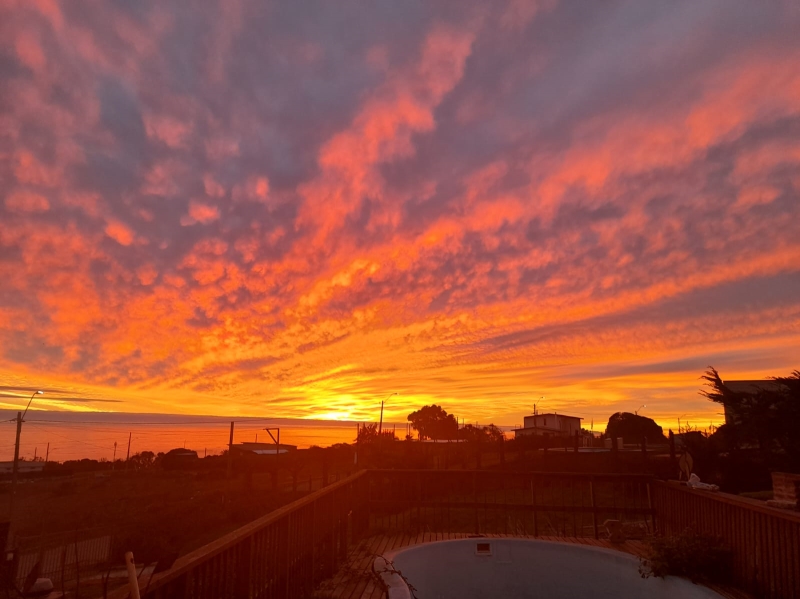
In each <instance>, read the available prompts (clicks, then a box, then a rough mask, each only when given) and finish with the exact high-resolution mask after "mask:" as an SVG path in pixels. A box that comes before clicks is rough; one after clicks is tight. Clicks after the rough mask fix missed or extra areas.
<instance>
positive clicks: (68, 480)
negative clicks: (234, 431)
mask: <svg viewBox="0 0 800 599" xmlns="http://www.w3.org/2000/svg"><path fill="white" fill-rule="evenodd" d="M320 451H322V452H325V453H320ZM320 451H317V452H313V451H312V452H309V451H304V450H300V451H298V452H296V454H297V455H296V456H293V458H292V461H291V462H290V461H289V460H286V461H284V462H282V463H281V466H282V467H281V466H279V467H278V468H277V469H276V468H275V466H274V464H275V462H273V461H272V460H269V461H264V462H263V463H256V464H255V465H254V466H252V467H247V466H246V465H244V464H235V468H234V469H233V472H232V474H231V476H230V478H229V477H228V475H227V468H225V467H221V468H220V467H216V468H197V469H185V470H184V469H181V470H163V469H160V468H156V467H154V468H150V469H147V470H143V471H138V472H134V471H126V470H124V469H122V470H116V471H109V470H103V471H96V472H80V473H74V474H72V475H71V476H58V477H52V478H40V479H30V480H22V481H20V483H19V485H18V489H17V498H16V508H15V514H14V517H13V521H12V523H11V533H12V537H13V538H14V539H15V541H13V543H14V544H15V545H17V546H18V547H19V548H20V550H22V551H24V550H25V549H26V546H33V545H39V544H47V540H48V538H53V539H64V538H67V539H77V540H83V539H87V538H96V537H101V536H105V535H110V536H111V537H112V539H113V545H114V547H115V550H120V551H126V550H133V551H134V552H135V555H136V557H137V561H140V560H142V561H147V562H149V561H155V560H158V559H159V558H161V557H163V556H166V555H172V556H174V555H176V554H177V555H183V554H185V553H187V552H189V551H192V550H193V549H196V548H197V547H200V546H202V545H204V544H205V543H208V542H210V541H212V540H214V539H216V538H218V537H219V536H221V535H223V534H225V533H227V532H229V531H231V530H234V529H236V528H238V527H239V526H242V525H243V524H246V523H247V522H250V521H252V520H254V519H256V518H258V517H260V516H262V515H264V514H266V513H268V512H270V511H272V510H274V509H276V508H277V507H280V506H281V505H284V504H286V503H289V502H291V501H294V500H295V499H297V498H299V497H301V496H302V495H304V494H306V493H308V492H309V490H311V489H318V488H320V487H321V486H322V485H323V474H324V470H327V477H328V482H333V481H335V480H338V479H339V478H341V477H344V476H346V475H347V474H349V473H350V472H352V471H353V470H354V466H353V460H352V453H351V452H346V451H345V452H343V451H338V452H337V451H328V450H320ZM323 456H324V458H323ZM270 457H272V456H270ZM201 461H202V460H201ZM323 461H324V462H325V465H323ZM276 472H277V477H278V478H277V480H274V479H273V477H274V476H275V474H276ZM293 475H294V476H293ZM0 493H1V494H0V519H4V520H7V519H8V518H9V504H10V484H3V485H0ZM56 542H63V541H55V540H54V543H56Z"/></svg>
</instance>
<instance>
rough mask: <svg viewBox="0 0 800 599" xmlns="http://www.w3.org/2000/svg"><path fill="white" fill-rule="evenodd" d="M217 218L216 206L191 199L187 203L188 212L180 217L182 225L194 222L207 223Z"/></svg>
mask: <svg viewBox="0 0 800 599" xmlns="http://www.w3.org/2000/svg"><path fill="white" fill-rule="evenodd" d="M218 218H219V209H218V208H217V207H216V206H211V205H209V204H203V203H202V202H197V201H195V200H192V201H191V202H190V203H189V213H188V214H186V215H184V216H182V217H181V224H182V225H183V226H184V227H188V226H191V225H194V224H196V223H202V224H204V225H205V224H208V223H211V222H214V221H215V220H217V219H218Z"/></svg>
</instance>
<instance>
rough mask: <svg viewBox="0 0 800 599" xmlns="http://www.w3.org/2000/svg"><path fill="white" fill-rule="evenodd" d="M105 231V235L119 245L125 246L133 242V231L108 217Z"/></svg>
mask: <svg viewBox="0 0 800 599" xmlns="http://www.w3.org/2000/svg"><path fill="white" fill-rule="evenodd" d="M105 232H106V235H108V236H109V237H110V238H111V239H113V240H114V241H116V242H117V243H118V244H120V245H126V246H127V245H130V244H131V243H133V237H134V235H133V231H132V230H131V229H130V228H129V227H128V226H127V225H125V224H123V223H122V222H120V221H118V220H114V219H109V220H108V221H107V222H106V228H105Z"/></svg>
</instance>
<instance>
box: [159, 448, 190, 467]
mask: <svg viewBox="0 0 800 599" xmlns="http://www.w3.org/2000/svg"><path fill="white" fill-rule="evenodd" d="M197 460H198V457H197V452H196V451H193V450H191V449H183V448H179V449H170V450H169V451H168V452H167V453H165V454H164V457H163V458H161V465H162V466H163V467H164V469H165V470H181V469H183V468H192V467H193V466H195V465H196V464H197Z"/></svg>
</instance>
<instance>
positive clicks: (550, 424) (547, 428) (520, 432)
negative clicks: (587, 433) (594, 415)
mask: <svg viewBox="0 0 800 599" xmlns="http://www.w3.org/2000/svg"><path fill="white" fill-rule="evenodd" d="M581 420H583V418H579V417H577V416H565V415H564V414H555V413H552V414H533V415H531V416H525V420H524V426H523V427H522V428H518V429H514V438H515V439H517V438H519V437H526V436H540V437H573V436H575V433H576V431H580V430H581Z"/></svg>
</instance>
